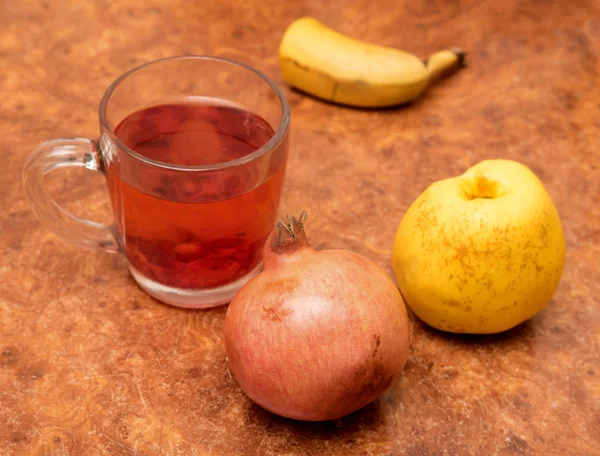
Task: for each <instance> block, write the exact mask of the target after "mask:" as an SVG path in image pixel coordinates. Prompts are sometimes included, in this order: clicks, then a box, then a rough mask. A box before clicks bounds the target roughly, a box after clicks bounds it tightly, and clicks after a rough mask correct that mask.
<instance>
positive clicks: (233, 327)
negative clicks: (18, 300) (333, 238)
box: [224, 233, 410, 421]
mask: <svg viewBox="0 0 600 456" xmlns="http://www.w3.org/2000/svg"><path fill="white" fill-rule="evenodd" d="M302 234H303V233H302ZM272 237H273V235H272V236H271V238H272ZM271 238H270V239H269V241H267V245H266V247H265V269H264V270H263V272H262V273H261V274H259V275H258V276H257V277H256V278H254V279H253V280H251V281H250V282H248V283H247V284H246V285H245V286H244V287H242V289H241V290H240V291H239V292H238V294H237V295H236V296H235V298H234V299H233V301H232V302H231V304H230V306H229V308H228V311H227V316H226V320H225V330H224V339H225V348H226V351H227V357H228V362H229V366H230V369H231V371H232V373H233V375H234V377H235V379H236V380H237V382H238V384H239V385H240V387H241V388H242V390H244V392H245V393H246V394H247V395H248V396H249V397H250V398H251V399H252V400H253V401H254V402H256V403H257V404H258V405H260V406H261V407H263V408H265V409H267V410H269V411H271V412H272V413H275V414H277V415H281V416H284V417H288V418H293V419H297V420H305V421H322V420H330V419H337V418H341V417H343V416H345V415H347V414H349V413H352V412H354V411H356V410H358V409H360V408H361V407H363V406H365V405H366V404H368V403H370V402H372V401H373V400H375V399H376V398H377V397H379V396H380V395H381V394H382V393H383V392H384V391H385V390H386V389H387V388H388V387H389V386H390V385H391V384H392V383H393V382H394V381H395V380H396V379H397V378H398V377H399V375H400V373H401V371H402V369H403V368H404V366H405V364H406V361H407V357H408V351H409V343H410V336H409V327H408V318H407V313H406V307H405V305H404V302H403V300H402V297H401V295H400V293H399V291H398V289H397V288H396V286H395V285H394V283H393V282H392V281H391V279H390V278H389V277H388V275H387V274H385V272H384V271H383V270H381V269H380V268H379V267H378V266H377V265H375V264H374V263H373V262H371V261H370V260H368V259H366V258H365V257H363V256H361V255H358V254H355V253H352V252H350V251H346V250H322V251H315V250H313V249H312V248H310V247H308V243H305V242H300V243H299V244H298V245H293V246H292V247H289V246H288V247H287V248H286V249H284V252H283V254H282V252H274V251H273V249H272V248H271V247H272V239H271ZM302 238H304V236H303V235H302ZM304 239H305V238H304ZM303 244H304V245H303Z"/></svg>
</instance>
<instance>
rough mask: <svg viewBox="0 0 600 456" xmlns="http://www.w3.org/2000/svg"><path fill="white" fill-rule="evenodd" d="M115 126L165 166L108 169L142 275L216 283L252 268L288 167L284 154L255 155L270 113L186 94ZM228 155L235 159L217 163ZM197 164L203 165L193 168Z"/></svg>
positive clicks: (195, 284)
mask: <svg viewBox="0 0 600 456" xmlns="http://www.w3.org/2000/svg"><path fill="white" fill-rule="evenodd" d="M115 134H116V136H117V137H118V138H119V140H120V141H121V142H122V143H123V144H124V145H125V146H127V147H128V148H129V149H131V150H133V151H134V152H135V153H136V154H138V156H139V158H141V159H142V160H143V159H150V160H152V161H153V162H154V163H156V162H160V163H164V164H165V165H167V166H165V167H164V168H161V167H157V166H152V167H148V168H147V169H145V170H144V171H143V172H141V171H140V170H139V169H133V168H132V169H130V172H128V166H127V163H121V164H120V166H107V167H106V175H107V179H108V183H109V190H110V192H111V200H112V201H113V209H114V215H115V219H116V226H117V228H118V230H119V234H120V238H121V240H122V243H123V248H124V250H125V254H126V256H127V258H128V260H129V264H130V268H131V270H132V273H133V274H134V276H136V279H137V280H138V282H139V281H140V280H142V281H144V280H146V281H150V282H149V283H152V284H153V286H154V287H156V286H159V287H160V286H165V287H170V288H175V289H182V290H183V291H185V290H186V289H189V290H198V289H213V288H218V287H221V286H224V285H227V284H231V283H235V281H237V280H240V279H243V278H247V277H248V276H251V275H253V274H255V273H257V272H258V270H259V269H260V266H261V262H262V247H263V245H264V241H265V239H266V238H267V236H268V235H269V233H270V231H271V228H272V226H273V224H274V223H275V221H276V218H277V212H278V205H279V198H280V193H281V188H282V185H283V176H284V172H285V166H286V154H273V155H272V157H271V159H270V160H268V161H265V160H262V161H260V160H253V157H252V154H253V153H255V152H256V151H257V150H258V149H260V148H261V147H262V146H264V145H265V144H266V143H267V141H269V139H271V137H272V136H273V134H274V131H273V128H272V127H271V125H269V123H267V121H265V120H264V119H263V118H262V117H260V116H259V115H257V114H255V113H252V112H250V111H246V110H244V109H242V108H240V107H237V106H236V105H233V104H231V103H228V102H225V101H222V100H218V99H214V98H207V97H186V98H181V99H175V100H169V101H168V102H164V103H161V104H156V105H153V106H151V107H147V108H144V109H141V110H138V111H136V112H133V113H131V114H130V115H128V116H127V117H125V118H124V119H123V120H122V121H121V122H120V123H119V124H118V126H117V127H116V128H115ZM282 147H285V145H282ZM244 159H247V162H245V161H244ZM234 160H241V162H240V164H238V165H236V166H232V167H231V168H228V169H225V170H220V169H218V166H219V165H220V164H224V163H227V162H232V161H234ZM169 165H171V166H173V165H176V166H177V167H178V169H179V170H178V171H177V172H174V171H173V170H172V168H170V167H169ZM198 166H202V167H206V168H207V171H206V172H198V171H197V169H192V168H191V167H198ZM211 166H212V167H213V168H214V167H215V166H216V167H217V168H215V169H214V171H213V170H212V169H211ZM182 167H190V171H189V172H187V171H186V170H185V168H184V169H183V170H181V168H182ZM129 168H131V167H129ZM141 189H143V190H141Z"/></svg>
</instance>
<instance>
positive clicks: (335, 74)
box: [279, 17, 465, 107]
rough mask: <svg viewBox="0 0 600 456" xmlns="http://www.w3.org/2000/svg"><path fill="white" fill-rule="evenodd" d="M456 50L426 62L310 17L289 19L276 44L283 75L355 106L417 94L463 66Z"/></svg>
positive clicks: (395, 102) (294, 84)
mask: <svg viewBox="0 0 600 456" xmlns="http://www.w3.org/2000/svg"><path fill="white" fill-rule="evenodd" d="M464 58H465V53H464V52H463V51H462V50H460V49H449V50H442V51H439V52H436V53H434V54H432V55H431V56H430V57H429V58H428V59H427V60H426V61H425V62H423V61H421V59H419V58H418V57H417V56H415V55H413V54H410V53H408V52H405V51H402V50H399V49H394V48H390V47H385V46H379V45H375V44H371V43H367V42H364V41H360V40H357V39H354V38H351V37H348V36H346V35H343V34H341V33H338V32H337V31H335V30H332V29H331V28H329V27H327V26H326V25H324V24H322V23H321V22H319V21H318V20H316V19H314V18H312V17H302V18H300V19H297V20H296V21H294V22H292V23H291V24H290V25H289V27H288V28H287V30H286V31H285V33H284V35H283V37H282V40H281V43H280V46H279V64H280V69H281V72H282V75H283V79H284V80H285V81H286V83H288V84H289V85H290V86H292V87H295V88H297V89H299V90H301V91H303V92H306V93H308V94H310V95H313V96H315V97H317V98H320V99H323V100H326V101H331V102H335V103H339V104H344V105H349V106H357V107H385V106H394V105H398V104H402V103H406V102H408V101H411V100H413V99H415V98H417V97H418V96H419V95H421V94H422V93H423V92H424V91H425V90H426V89H427V87H428V86H429V85H430V84H431V83H432V82H434V81H435V80H437V79H438V78H439V77H440V76H441V75H442V74H443V73H446V72H448V71H451V70H453V69H456V68H458V67H460V66H463V65H464Z"/></svg>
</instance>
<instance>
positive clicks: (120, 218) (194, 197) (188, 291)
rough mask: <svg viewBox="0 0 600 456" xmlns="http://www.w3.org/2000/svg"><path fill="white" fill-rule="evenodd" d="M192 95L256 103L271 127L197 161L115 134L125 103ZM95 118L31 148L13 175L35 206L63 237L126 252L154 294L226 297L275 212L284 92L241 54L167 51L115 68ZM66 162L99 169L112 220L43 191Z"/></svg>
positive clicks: (249, 270)
mask: <svg viewBox="0 0 600 456" xmlns="http://www.w3.org/2000/svg"><path fill="white" fill-rule="evenodd" d="M189 97H208V98H210V99H212V100H214V99H216V100H218V101H219V103H226V104H227V105H228V106H232V105H233V106H235V107H237V108H241V109H243V110H245V111H249V112H250V113H253V114H257V115H258V116H260V117H262V119H264V120H266V122H267V123H268V124H269V125H270V126H271V127H272V130H273V134H272V135H271V136H270V138H269V139H268V140H267V141H266V143H264V145H262V146H261V147H259V148H257V149H256V150H254V151H253V152H250V153H249V154H247V155H245V156H242V157H240V158H236V159H233V160H230V161H226V162H221V163H216V164H209V165H203V166H191V165H180V164H170V163H167V162H161V161H157V160H154V159H150V158H148V157H147V156H145V155H142V154H140V153H138V152H136V151H135V150H134V149H135V147H134V149H131V148H129V147H128V146H127V145H126V144H125V143H124V142H123V141H122V139H120V138H119V137H118V136H117V135H116V134H115V130H116V129H117V126H118V125H119V123H120V122H121V121H122V120H123V119H125V118H126V117H127V116H129V115H130V114H131V113H134V112H137V111H140V110H142V109H145V108H148V107H153V106H157V105H161V104H164V102H165V100H167V101H169V100H171V101H172V100H181V99H189ZM99 120H100V137H99V138H98V139H97V140H95V141H92V140H89V139H84V138H64V139H58V140H54V141H48V142H45V143H42V144H41V145H40V146H39V147H38V148H37V149H36V150H35V151H34V152H33V153H32V154H31V155H30V157H29V159H28V160H27V162H26V164H25V168H24V170H23V176H22V179H23V187H24V190H25V193H26V196H27V199H28V201H29V203H30V206H31V208H32V210H33V211H34V212H35V214H36V215H37V217H38V218H39V219H40V221H41V222H42V223H43V224H44V225H45V226H46V227H47V228H48V229H50V230H51V231H53V232H54V233H55V234H56V235H57V236H58V237H59V238H61V239H63V240H65V241H67V242H70V243H72V244H76V245H79V246H84V247H90V248H94V249H101V250H105V251H107V252H116V253H121V254H123V255H125V257H126V258H127V261H128V264H129V269H130V271H131V274H132V276H133V277H134V279H135V280H136V282H137V283H138V284H139V285H140V287H141V288H142V289H143V290H144V291H146V292H147V293H148V294H150V295H151V296H153V297H155V298H156V299H158V300H160V301H163V302H165V303H168V304H171V305H175V306H179V307H189V308H206V307H214V306H217V305H222V304H226V303H228V302H229V301H230V300H231V299H232V298H233V296H234V295H235V294H236V293H237V291H238V290H239V288H240V287H241V286H242V285H243V284H244V283H246V282H247V281H248V280H250V279H251V278H252V277H254V276H255V275H257V274H258V273H259V272H260V270H261V268H262V248H263V245H264V242H265V240H266V238H267V236H268V234H269V233H270V231H271V229H272V227H273V224H274V223H275V222H276V219H277V214H278V207H279V200H280V195H281V190H282V186H283V181H284V175H285V169H286V163H287V155H288V140H287V138H288V130H289V124H290V108H289V105H288V102H287V100H286V98H285V96H284V95H283V93H282V92H281V91H280V89H279V88H278V87H277V85H276V84H275V83H273V82H272V81H271V80H270V79H269V78H268V77H266V76H265V75H264V74H262V73H261V72H259V71H257V70H256V69H254V68H251V67H249V66H247V65H245V64H242V63H239V62H235V61H232V60H228V59H223V58H217V57H210V56H181V57H170V58H165V59H160V60H156V61H153V62H149V63H146V64H143V65H140V66H138V67H136V68H133V69H131V70H130V71H128V72H126V73H125V74H123V75H122V76H120V77H119V78H118V79H117V80H115V82H113V83H112V84H111V85H110V87H109V88H108V89H107V90H106V92H105V94H104V96H103V98H102V101H101V103H100V108H99ZM199 147H201V145H200V146H199ZM65 167H82V168H87V169H90V170H93V171H98V172H101V173H103V174H104V175H105V176H106V181H107V185H108V189H109V193H110V198H111V204H112V208H113V215H114V220H115V222H114V224H113V225H111V226H105V225H102V224H99V223H97V222H93V221H90V220H84V219H81V218H79V217H77V216H75V215H73V214H71V213H69V212H67V211H66V210H64V209H63V208H61V207H60V206H59V205H58V204H57V203H56V202H55V201H54V200H53V199H52V197H51V196H50V195H49V193H48V191H47V189H46V187H45V184H44V176H45V175H46V174H48V173H50V172H51V171H53V170H55V169H58V168H65Z"/></svg>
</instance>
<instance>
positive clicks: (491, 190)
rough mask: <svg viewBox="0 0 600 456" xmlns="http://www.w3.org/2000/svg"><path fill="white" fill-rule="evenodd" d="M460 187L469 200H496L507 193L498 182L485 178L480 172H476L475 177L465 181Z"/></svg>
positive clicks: (467, 178)
mask: <svg viewBox="0 0 600 456" xmlns="http://www.w3.org/2000/svg"><path fill="white" fill-rule="evenodd" d="M460 186H461V188H462V190H463V192H464V193H465V196H466V198H467V199H468V200H472V199H476V198H488V199H494V198H498V197H499V196H502V195H503V194H504V193H505V191H504V189H503V188H502V185H501V184H500V183H499V182H498V181H496V180H494V179H490V178H489V177H487V176H485V175H484V174H483V173H482V172H481V171H480V170H477V171H475V175H473V176H468V177H466V178H465V179H463V180H462V182H461V185H460Z"/></svg>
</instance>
